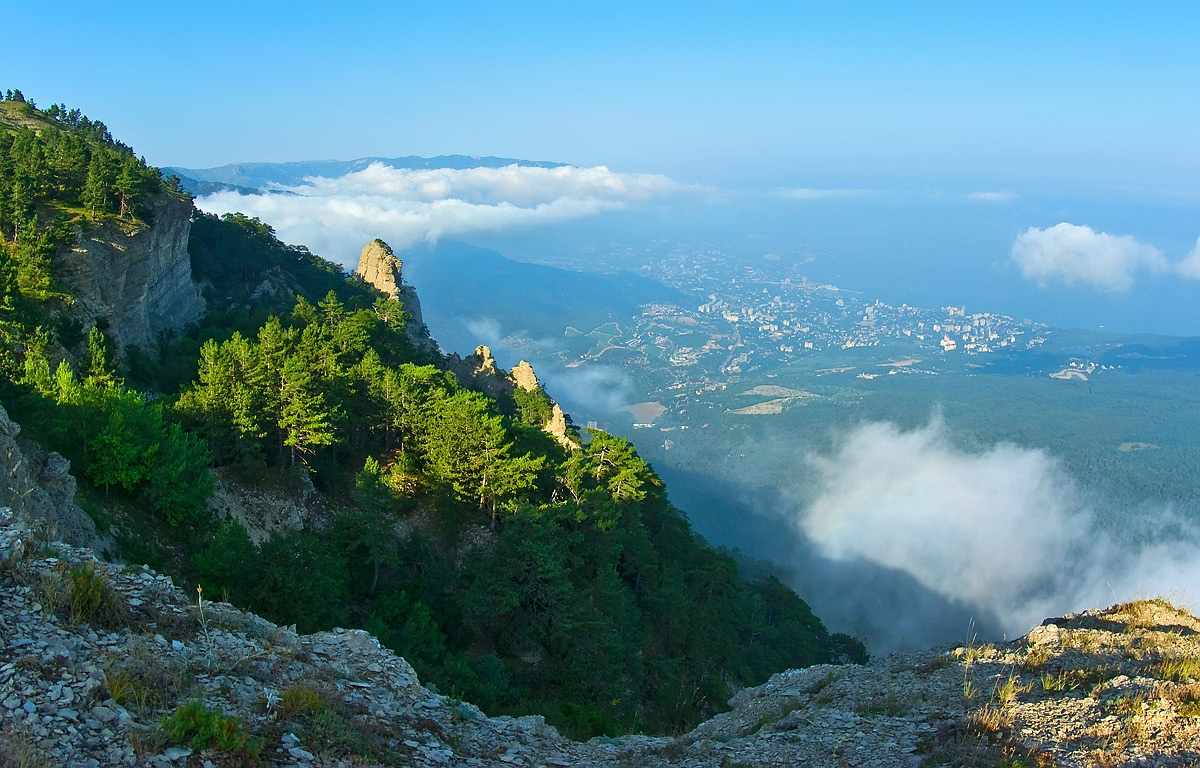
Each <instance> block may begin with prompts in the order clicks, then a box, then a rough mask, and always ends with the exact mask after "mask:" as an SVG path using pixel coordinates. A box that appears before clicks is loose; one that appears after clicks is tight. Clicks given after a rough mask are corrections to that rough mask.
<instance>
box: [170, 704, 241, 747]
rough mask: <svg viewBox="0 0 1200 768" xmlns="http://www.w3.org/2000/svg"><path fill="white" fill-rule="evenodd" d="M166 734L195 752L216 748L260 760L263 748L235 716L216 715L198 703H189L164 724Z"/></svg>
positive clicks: (176, 711)
mask: <svg viewBox="0 0 1200 768" xmlns="http://www.w3.org/2000/svg"><path fill="white" fill-rule="evenodd" d="M162 727H163V730H164V731H165V732H166V734H167V736H168V737H169V738H170V739H171V741H172V742H174V743H176V744H182V743H184V742H186V743H187V744H188V745H189V746H190V747H191V748H192V749H207V748H209V747H215V748H217V749H219V750H221V751H222V752H228V753H230V754H233V755H241V756H245V757H258V753H259V751H260V750H261V749H262V745H261V744H260V743H259V741H258V740H257V739H253V738H251V737H250V734H249V733H247V732H246V731H245V730H244V729H243V728H242V722H241V720H239V719H238V718H236V717H233V716H231V715H223V714H221V713H220V712H213V711H212V710H211V709H208V708H207V707H205V706H204V705H203V704H201V703H200V702H198V701H189V702H188V703H187V704H184V705H183V706H181V707H179V708H178V709H176V710H175V711H174V712H173V713H171V715H170V716H169V717H167V718H165V719H164V720H163V726H162Z"/></svg>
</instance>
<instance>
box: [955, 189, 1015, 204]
mask: <svg viewBox="0 0 1200 768" xmlns="http://www.w3.org/2000/svg"><path fill="white" fill-rule="evenodd" d="M967 199H968V200H979V201H982V202H985V203H1007V202H1009V201H1011V200H1016V199H1017V193H1016V192H1009V191H1007V190H1005V191H1001V192H972V193H970V194H968V195H967Z"/></svg>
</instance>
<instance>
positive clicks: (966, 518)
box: [787, 415, 1200, 650]
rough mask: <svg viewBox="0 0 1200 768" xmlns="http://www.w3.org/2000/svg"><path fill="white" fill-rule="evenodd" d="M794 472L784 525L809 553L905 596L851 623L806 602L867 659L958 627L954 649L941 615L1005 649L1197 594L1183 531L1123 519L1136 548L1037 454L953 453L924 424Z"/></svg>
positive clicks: (1176, 522)
mask: <svg viewBox="0 0 1200 768" xmlns="http://www.w3.org/2000/svg"><path fill="white" fill-rule="evenodd" d="M801 460H802V462H803V464H804V467H803V468H802V469H800V470H799V471H798V474H801V475H803V476H804V477H806V478H808V480H809V482H811V483H812V488H810V489H807V492H806V494H805V496H804V498H803V500H799V499H797V501H796V503H795V504H794V505H793V506H792V507H791V510H790V512H788V513H787V514H788V515H789V517H790V522H791V524H792V525H793V526H794V528H795V530H796V532H797V533H798V534H800V535H801V536H802V537H803V539H805V540H806V541H807V542H808V543H809V545H810V546H811V547H812V549H813V551H815V552H816V553H818V554H819V555H820V556H821V557H822V558H824V559H826V560H827V561H828V562H829V563H831V564H854V563H859V564H865V565H869V566H872V568H873V569H876V570H877V572H878V573H894V574H902V575H903V576H904V577H905V579H907V580H911V583H912V584H913V587H912V588H911V589H909V590H908V593H907V596H906V594H905V592H904V591H903V590H901V591H900V592H899V593H898V596H894V597H895V599H892V600H889V601H884V602H882V603H879V604H876V605H874V606H873V610H875V611H877V612H878V614H877V615H875V616H873V617H870V618H869V621H866V622H865V623H864V619H863V617H862V616H860V615H853V614H854V612H856V611H861V610H862V603H861V602H860V604H859V605H855V604H854V603H855V602H856V601H854V600H830V599H828V596H826V599H819V600H816V601H814V602H815V603H817V605H816V607H817V610H818V615H820V616H822V618H824V619H826V620H827V621H829V622H830V623H831V624H832V625H834V626H839V625H841V626H848V627H857V628H859V631H860V632H865V633H867V634H868V635H869V637H868V638H867V639H868V640H869V641H871V644H872V645H873V646H874V648H875V650H891V649H893V648H895V647H902V646H911V645H914V644H918V645H919V644H926V643H944V642H947V641H952V640H955V639H957V640H958V641H960V642H961V641H962V640H963V639H965V634H966V633H967V631H968V629H967V626H966V624H965V623H964V624H963V626H962V627H960V628H956V629H955V631H958V632H959V633H960V634H959V635H958V636H957V638H955V637H946V635H945V633H946V628H945V626H944V619H945V615H944V613H945V611H946V607H947V606H957V607H959V608H960V609H961V611H960V613H961V614H962V615H970V616H974V617H975V618H976V619H977V620H978V622H979V624H980V625H988V626H992V627H994V628H995V629H998V630H999V631H1000V632H1002V633H1003V634H1005V635H1007V636H1008V637H1010V638H1012V637H1016V636H1019V635H1021V634H1024V633H1025V632H1027V631H1028V630H1029V629H1030V628H1032V627H1034V626H1036V625H1037V624H1039V623H1041V621H1042V620H1043V619H1045V618H1047V617H1052V616H1060V615H1062V614H1063V613H1065V612H1068V611H1078V610H1084V609H1088V608H1097V607H1102V606H1105V605H1108V604H1110V603H1114V602H1118V601H1123V600H1128V599H1133V598H1137V597H1147V596H1158V595H1165V596H1167V597H1169V598H1173V599H1175V600H1177V601H1180V602H1183V603H1188V602H1189V601H1190V600H1192V599H1194V598H1195V596H1196V595H1198V594H1200V559H1197V558H1196V552H1197V551H1200V549H1198V547H1200V528H1197V526H1196V525H1195V523H1194V522H1191V521H1188V520H1185V519H1182V518H1181V517H1180V516H1178V515H1177V514H1175V512H1174V511H1172V510H1171V509H1169V508H1166V507H1160V508H1157V509H1142V510H1138V511H1137V516H1138V518H1139V531H1140V532H1141V534H1142V535H1139V536H1131V535H1129V532H1128V531H1125V532H1121V531H1118V530H1116V529H1115V528H1114V527H1113V526H1111V525H1110V526H1105V525H1102V524H1101V521H1100V519H1099V517H1098V515H1097V512H1096V509H1095V507H1094V505H1093V504H1092V503H1091V501H1090V499H1089V496H1088V494H1087V493H1086V492H1085V491H1084V489H1082V488H1081V487H1080V486H1079V485H1078V484H1077V483H1076V482H1075V481H1074V480H1073V479H1072V478H1071V477H1070V476H1069V475H1068V474H1067V472H1066V471H1065V470H1064V469H1063V467H1062V466H1061V465H1060V463H1059V462H1058V461H1057V460H1056V459H1055V458H1054V457H1053V456H1051V455H1049V454H1047V453H1046V452H1044V451H1041V450H1037V449H1031V448H1025V447H1020V446H1017V445H1013V444H1009V443H997V444H994V445H990V446H986V447H982V448H979V449H976V450H967V449H964V448H963V447H961V446H959V445H957V444H956V443H955V441H954V440H953V439H952V434H951V430H950V429H949V428H948V427H947V425H946V423H945V422H944V421H943V420H942V419H941V418H940V417H938V416H936V415H935V416H934V417H933V418H932V419H931V420H930V421H929V423H928V424H926V425H924V426H921V427H919V428H915V429H908V430H906V429H902V428H900V427H898V426H897V425H895V424H892V423H889V422H870V423H864V424H861V425H859V426H857V427H854V428H853V429H850V430H848V431H847V432H845V433H844V434H842V435H840V436H839V437H838V439H837V440H836V442H835V445H834V447H833V448H832V449H830V450H828V451H826V452H822V453H816V454H807V455H805V456H804V457H803V458H802V459H801ZM796 567H798V568H801V569H803V568H805V567H808V568H821V567H822V566H821V565H820V563H819V562H810V563H808V564H804V563H799V564H796ZM829 570H834V569H833V568H829ZM858 572H859V571H855V570H854V569H849V570H844V571H842V574H843V575H842V576H839V577H838V578H854V576H853V574H855V573H858ZM805 580H807V581H809V582H812V583H821V584H822V585H823V587H824V588H825V589H826V590H833V591H837V590H839V589H840V592H839V594H841V595H842V596H847V595H852V594H854V593H855V592H856V591H858V590H861V589H863V587H864V585H863V584H842V585H840V586H839V585H838V584H837V583H836V579H834V582H835V583H830V581H829V579H828V578H825V579H823V578H822V576H821V574H812V573H809V574H806V575H805ZM892 588H895V585H889V589H892ZM928 596H933V597H936V598H938V599H937V600H933V601H931V600H929V599H927V597H928ZM934 612H936V615H935V613H934Z"/></svg>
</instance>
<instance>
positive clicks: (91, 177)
mask: <svg viewBox="0 0 1200 768" xmlns="http://www.w3.org/2000/svg"><path fill="white" fill-rule="evenodd" d="M80 202H82V203H83V207H84V208H86V209H87V212H88V216H89V217H90V218H92V219H95V218H96V217H97V215H99V214H100V213H104V212H105V211H106V210H108V181H107V176H106V173H105V168H104V161H103V160H102V159H101V157H100V153H99V152H94V153H92V159H91V161H90V162H88V167H87V178H86V179H85V180H84V182H83V191H82V192H81V193H80Z"/></svg>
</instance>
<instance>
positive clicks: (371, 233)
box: [196, 163, 682, 266]
mask: <svg viewBox="0 0 1200 768" xmlns="http://www.w3.org/2000/svg"><path fill="white" fill-rule="evenodd" d="M680 189H682V187H681V186H680V185H678V184H676V183H675V182H674V181H672V180H671V179H669V178H667V177H666V176H659V175H655V174H643V173H614V172H613V171H610V170H609V169H608V168H606V167H604V166H596V167H594V168H575V167H572V166H564V167H560V168H532V167H525V166H517V165H510V166H506V167H503V168H469V169H465V170H454V169H448V168H440V169H431V170H405V169H396V168H392V167H390V166H386V165H383V164H382V163H373V164H371V165H370V166H368V167H367V168H364V169H363V170H361V171H358V172H356V173H350V174H347V175H345V176H341V177H338V178H333V179H329V178H323V177H316V178H309V179H306V180H305V183H304V184H302V185H300V186H295V187H279V188H278V190H277V191H279V192H289V193H291V194H259V195H241V194H237V193H235V192H218V193H216V194H213V195H207V196H205V197H202V198H199V199H197V200H196V205H197V207H199V208H200V209H201V210H204V211H207V212H210V213H229V212H232V211H241V212H243V213H247V214H250V215H254V216H258V217H259V218H261V219H263V220H264V221H266V222H267V223H269V224H270V225H271V226H272V227H274V228H275V230H276V231H277V232H278V233H279V236H280V237H281V238H282V239H283V240H285V241H287V242H292V243H304V244H306V245H308V246H309V247H311V248H312V249H313V250H314V251H316V252H317V253H320V254H321V255H323V256H326V257H327V258H330V259H333V260H335V261H340V262H342V263H343V264H346V265H348V266H353V264H354V263H355V261H356V259H357V255H358V251H359V249H360V248H361V247H362V245H363V243H365V242H367V241H369V240H371V239H373V238H376V237H382V238H383V239H384V240H387V241H388V242H389V243H391V245H392V246H393V247H396V248H405V247H408V246H411V245H413V244H416V243H418V242H422V241H425V242H433V241H436V240H438V239H439V238H442V237H447V236H450V237H456V236H463V235H467V234H470V233H472V232H479V231H495V230H501V229H509V228H514V227H527V226H536V225H538V224H544V223H549V222H554V221H562V220H564V219H573V218H579V217H583V216H592V215H595V214H597V213H601V212H604V211H610V210H617V209H620V208H623V207H624V206H625V205H626V204H627V203H629V202H634V201H640V200H646V199H649V198H652V197H656V196H660V195H665V194H669V193H672V192H674V191H677V190H680Z"/></svg>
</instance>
